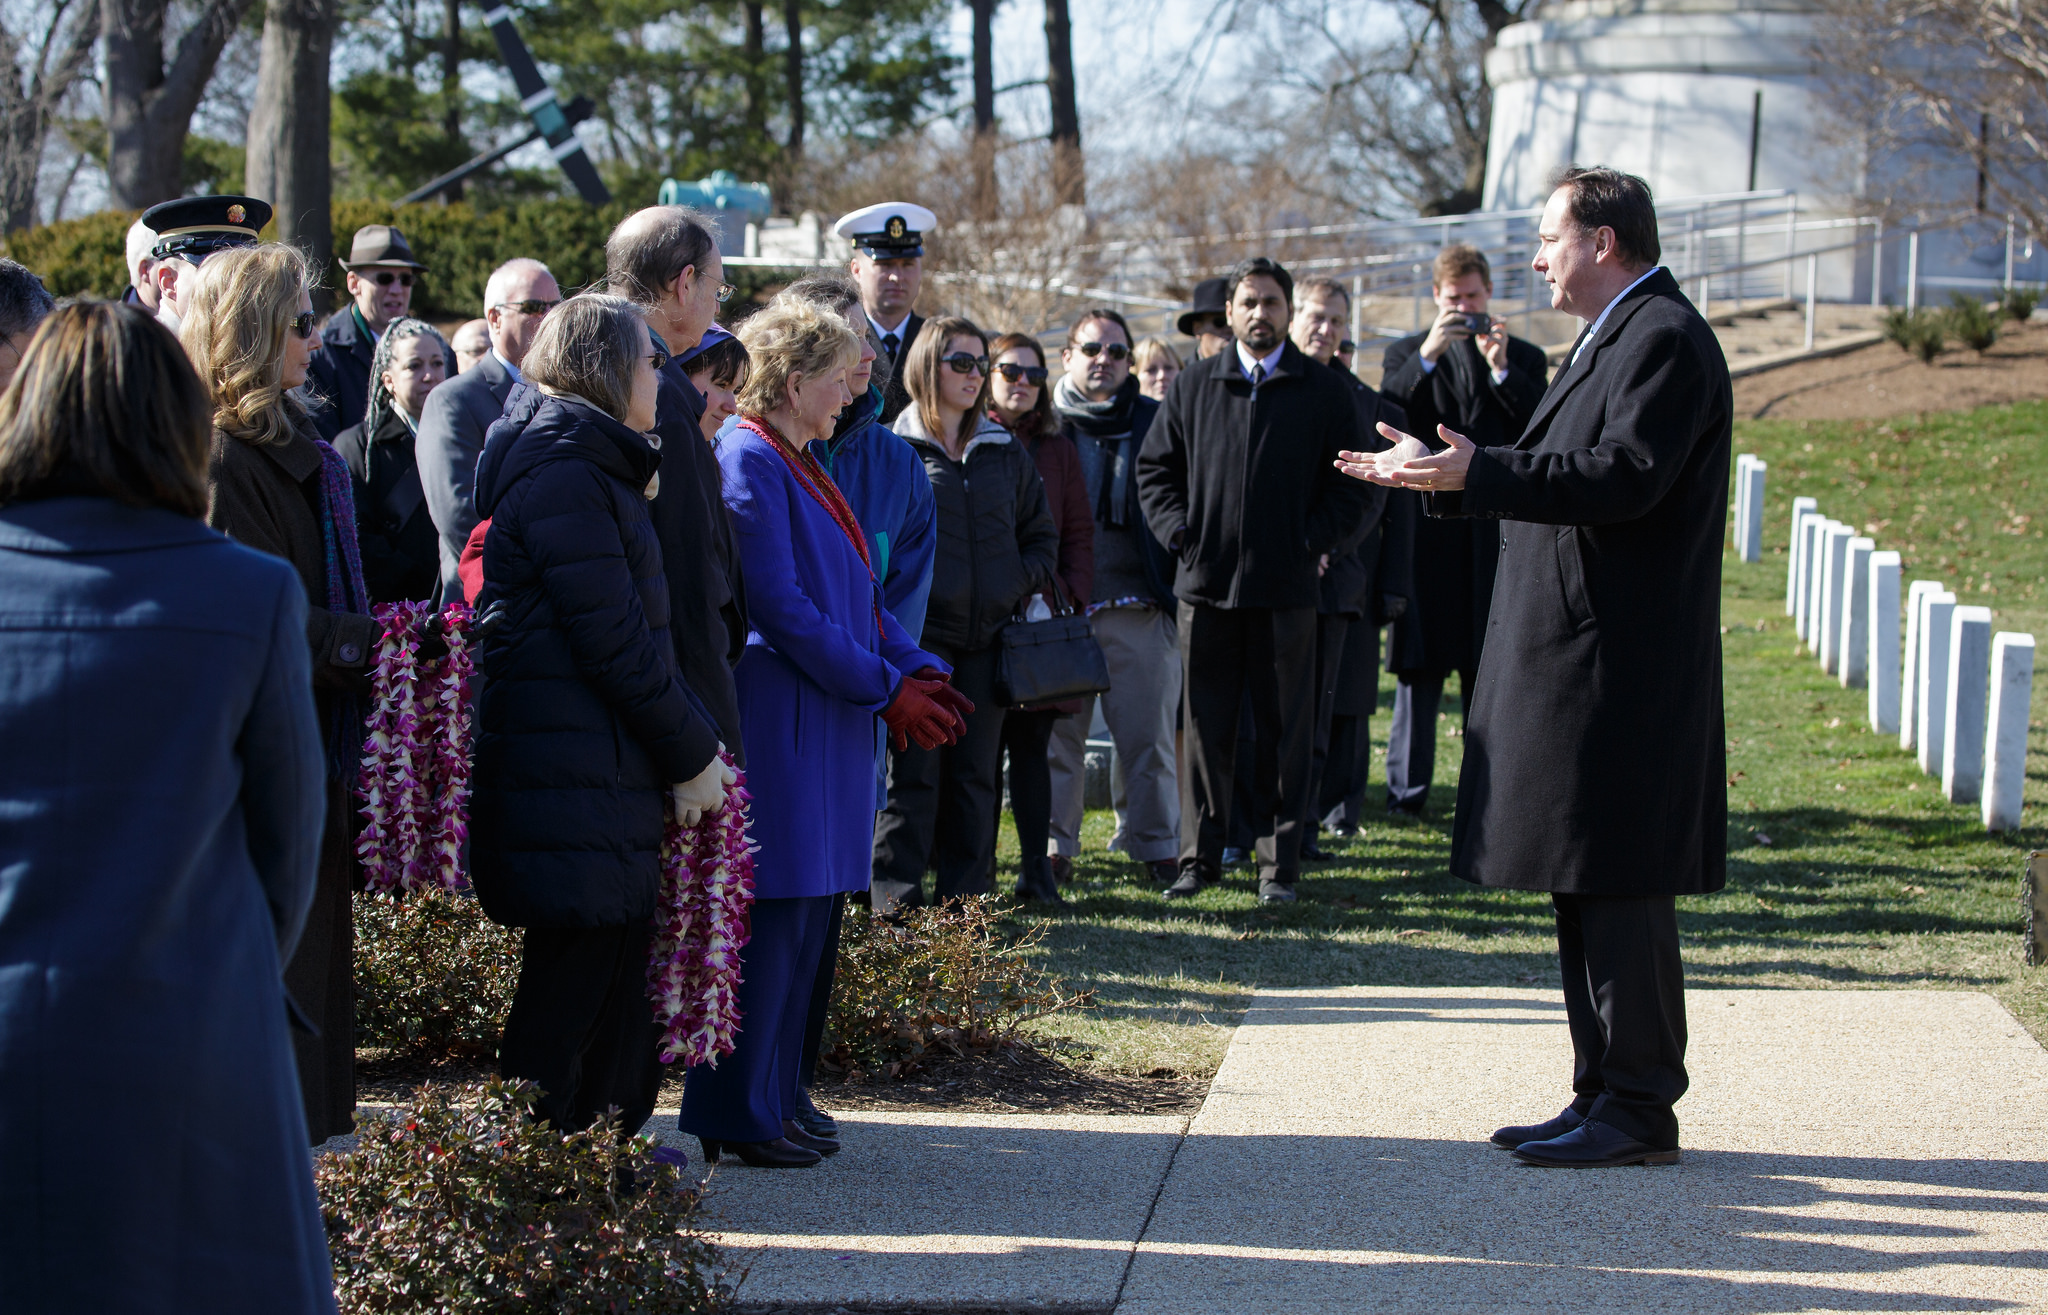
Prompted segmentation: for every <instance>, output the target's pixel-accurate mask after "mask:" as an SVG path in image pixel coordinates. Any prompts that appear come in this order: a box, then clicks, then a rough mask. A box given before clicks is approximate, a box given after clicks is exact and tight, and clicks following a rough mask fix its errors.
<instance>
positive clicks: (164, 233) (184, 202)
mask: <svg viewBox="0 0 2048 1315" xmlns="http://www.w3.org/2000/svg"><path fill="white" fill-rule="evenodd" d="M269 222H270V206H269V204H268V203H267V202H263V201H258V200H257V199H256V198H255V197H253V196H185V197H180V198H178V199H177V200H175V201H165V202H163V203H162V204H161V205H153V206H151V207H150V208H149V209H147V210H145V211H143V212H142V219H141V221H140V223H141V224H142V226H143V227H144V228H146V229H149V230H150V231H152V232H154V233H155V234H156V240H155V242H154V243H152V244H151V246H150V248H149V260H150V261H151V262H152V263H151V266H150V268H149V269H148V271H147V277H148V278H150V279H151V280H153V281H154V282H155V283H156V294H157V295H156V317H157V320H158V322H159V323H161V324H162V325H163V326H164V327H165V328H167V329H169V330H170V331H171V332H172V333H176V332H177V331H178V325H179V324H180V323H182V322H183V320H184V298H185V296H186V295H188V294H190V293H191V291H192V283H191V279H190V278H189V277H188V276H189V275H191V274H193V273H195V272H196V271H197V270H198V269H199V262H201V261H203V260H205V259H206V258H207V257H208V256H210V255H212V254H213V253H214V252H216V251H227V250H230V249H232V248H234V247H253V246H255V245H256V235H257V233H259V232H261V231H262V229H263V226H264V225H265V224H267V223H269ZM137 264H138V266H139V265H140V262H137ZM143 301H144V304H147V299H143ZM368 388H369V385H368V383H367V381H366V382H365V383H364V389H365V391H366V392H367V390H368Z"/></svg>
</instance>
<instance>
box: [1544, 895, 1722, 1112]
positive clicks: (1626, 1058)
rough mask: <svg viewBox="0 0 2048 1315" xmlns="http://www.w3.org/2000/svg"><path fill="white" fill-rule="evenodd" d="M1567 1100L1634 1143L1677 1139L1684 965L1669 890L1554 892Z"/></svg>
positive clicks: (1683, 1080)
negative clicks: (1568, 1048)
mask: <svg viewBox="0 0 2048 1315" xmlns="http://www.w3.org/2000/svg"><path fill="white" fill-rule="evenodd" d="M1550 898H1551V902H1552V903H1553V904H1554V905H1555V906H1556V908H1557V956H1558V962H1559V964H1560V966H1561V968H1562V971H1563V976H1564V1009H1565V1021H1566V1023H1567V1024H1568V1025H1569V1026H1570V1028H1571V1034H1572V1091H1573V1092H1574V1093H1575V1097H1574V1099H1573V1101H1572V1107H1573V1108H1574V1109H1577V1110H1578V1111H1579V1112H1580V1113H1582V1114H1587V1115H1588V1116H1589V1117H1592V1118H1597V1119H1599V1120H1600V1121H1601V1122H1602V1123H1606V1124H1608V1125H1610V1126H1612V1127H1614V1128H1617V1129H1619V1130H1620V1131H1622V1132H1625V1133H1627V1134H1629V1135H1630V1136H1631V1137H1634V1138H1636V1139H1637V1140H1638V1141H1644V1142H1648V1143H1650V1144H1651V1145H1653V1146H1659V1147H1675V1146H1677V1145H1678V1116H1677V1115H1675V1114H1674V1113H1672V1109H1671V1107H1672V1106H1673V1105H1675V1104H1677V1103H1678V1098H1679V1097H1680V1096H1683V1095H1684V1094H1685V1089H1686V1086H1687V1084H1688V1079H1687V1078H1686V1075H1685V972H1684V969H1683V968H1682V967H1681V965H1680V963H1679V958H1678V905H1677V901H1676V900H1674V899H1673V898H1672V897H1671V896H1669V895H1662V896H1653V897H1642V898H1635V897H1625V896H1605V895H1563V894H1554V895H1552V896H1551V897H1550Z"/></svg>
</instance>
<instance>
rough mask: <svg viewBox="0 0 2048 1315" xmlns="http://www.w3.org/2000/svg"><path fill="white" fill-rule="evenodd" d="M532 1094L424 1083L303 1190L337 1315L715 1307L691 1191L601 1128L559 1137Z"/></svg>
mask: <svg viewBox="0 0 2048 1315" xmlns="http://www.w3.org/2000/svg"><path fill="white" fill-rule="evenodd" d="M535 1094H536V1088H535V1087H534V1086H533V1084H532V1083H528V1082H518V1083H507V1082H503V1081H500V1080H497V1079H492V1080H491V1081H488V1082H479V1083H471V1084H468V1085H464V1086H459V1087H458V1086H444V1085H428V1086H425V1087H421V1088H420V1089H419V1091H417V1092H416V1093H414V1095H413V1097H412V1098H411V1099H410V1100H409V1101H407V1102H405V1103H403V1104H401V1105H399V1106H397V1107H395V1108H394V1109H392V1110H391V1111H389V1112H387V1113H371V1114H365V1115H363V1116H361V1117H360V1118H359V1119H358V1122H357V1131H356V1149H355V1150H353V1151H346V1152H341V1153H337V1154H333V1155H326V1156H322V1157H320V1160H319V1162H318V1165H317V1167H316V1170H315V1177H316V1179H317V1181H318V1184H319V1188H320V1206H321V1213H322V1215H323V1216H324V1218H325V1219H326V1223H327V1241H328V1249H329V1251H330V1252H331V1253H332V1255H333V1258H334V1287H335V1294H336V1296H337V1297H338V1299H339V1302H340V1306H341V1310H342V1312H343V1315H371V1313H372V1312H377V1313H378V1315H384V1313H386V1312H398V1311H404V1312H432V1313H433V1315H526V1313H527V1312H531V1311H593V1312H600V1311H601V1312H616V1313H617V1315H626V1312H634V1313H635V1315H675V1313H680V1312H692V1311H713V1310H721V1309H725V1308H726V1307H727V1306H728V1305H729V1304H730V1300H731V1295H732V1288H731V1285H729V1284H728V1283H727V1282H726V1281H725V1273H724V1271H723V1270H722V1268H721V1264H720V1260H719V1255H718V1252H717V1250H716V1248H714V1247H713V1246H712V1244H711V1242H710V1241H709V1240H708V1239H706V1238H705V1237H704V1236H703V1235H702V1234H701V1233H699V1232H697V1231H696V1230H695V1229H694V1228H693V1227H692V1224H691V1220H692V1216H693V1215H694V1213H695V1211H696V1208H697V1202H698V1192H697V1190H696V1189H695V1187H694V1186H692V1185H691V1184H689V1183H688V1182H686V1181H685V1180H684V1179H683V1178H682V1176H681V1174H680V1173H679V1172H678V1171H677V1170H676V1169H675V1168H674V1167H672V1166H669V1165H666V1164H657V1163H656V1162H655V1161H654V1160H653V1158H652V1156H653V1151H654V1139H653V1138H651V1137H646V1136H639V1137H631V1138H627V1139H626V1140H624V1141H623V1142H622V1141H621V1140H620V1138H619V1136H618V1124H617V1123H616V1121H615V1120H614V1119H612V1118H610V1117H606V1118H604V1119H601V1120H599V1121H598V1123H597V1124H596V1125H595V1126H594V1127H592V1128H590V1129H588V1130H587V1131H584V1132H576V1133H568V1134H564V1133H561V1132H557V1131H556V1130H554V1129H553V1128H551V1127H549V1126H548V1125H547V1124H544V1123H540V1122H538V1121H536V1120H535V1119H534V1118H533V1117H532V1110H533V1103H534V1097H535Z"/></svg>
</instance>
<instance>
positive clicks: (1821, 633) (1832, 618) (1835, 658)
mask: <svg viewBox="0 0 2048 1315" xmlns="http://www.w3.org/2000/svg"><path fill="white" fill-rule="evenodd" d="M1855 537H1856V531H1855V530H1853V529H1851V528H1850V527H1848V526H1847V525H1844V524H1842V522H1840V521H1829V522H1828V529H1827V534H1826V536H1825V537H1824V538H1823V539H1822V540H1821V548H1820V621H1819V622H1818V624H1816V625H1814V627H1813V629H1814V631H1815V634H1814V636H1813V639H1812V640H1811V641H1810V642H1811V646H1812V647H1813V649H1814V650H1815V652H1816V653H1818V655H1819V657H1820V669H1821V670H1822V671H1824V672H1826V673H1827V674H1828V675H1830V676H1832V675H1834V674H1835V671H1836V670H1837V668H1839V667H1840V665H1841V660H1842V608H1843V605H1844V604H1845V603H1847V602H1848V593H1849V540H1851V539H1853V538H1855Z"/></svg>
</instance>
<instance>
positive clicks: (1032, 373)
mask: <svg viewBox="0 0 2048 1315" xmlns="http://www.w3.org/2000/svg"><path fill="white" fill-rule="evenodd" d="M960 373H962V374H965V373H967V372H966V371H965V370H962V371H961V372H960ZM996 373H997V374H999V375H1001V376H1003V378H1005V379H1007V380H1009V381H1010V382H1011V383H1016V382H1017V381H1018V380H1019V379H1022V380H1023V381H1024V382H1026V383H1028V384H1030V385H1031V386H1032V387H1033V388H1036V387H1038V386H1039V385H1041V384H1043V383H1044V382H1045V379H1046V376H1047V375H1049V374H1051V373H1052V372H1051V371H1050V370H1048V369H1046V368H1045V367H1044V366H1042V365H1019V364H1017V363H1016V362H1015V361H998V362H997V363H996Z"/></svg>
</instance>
